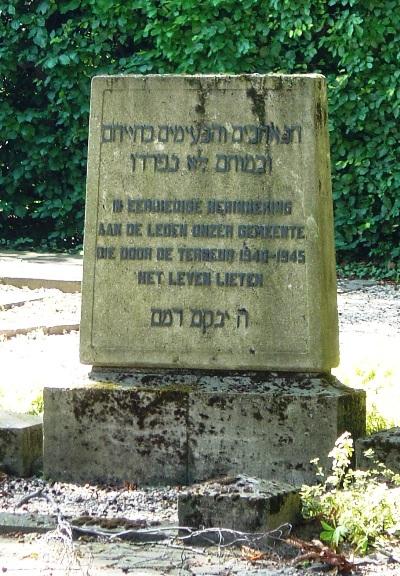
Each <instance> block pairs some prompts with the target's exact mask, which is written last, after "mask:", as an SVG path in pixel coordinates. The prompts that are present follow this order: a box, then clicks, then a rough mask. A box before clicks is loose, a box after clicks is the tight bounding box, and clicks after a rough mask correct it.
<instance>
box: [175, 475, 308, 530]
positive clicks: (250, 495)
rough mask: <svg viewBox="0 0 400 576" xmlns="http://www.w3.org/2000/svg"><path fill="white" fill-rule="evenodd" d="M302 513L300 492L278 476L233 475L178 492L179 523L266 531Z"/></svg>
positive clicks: (297, 517) (190, 525)
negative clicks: (277, 477)
mask: <svg viewBox="0 0 400 576" xmlns="http://www.w3.org/2000/svg"><path fill="white" fill-rule="evenodd" d="M300 517H301V514H300V496H299V493H298V491H297V490H295V489H294V487H293V486H291V485H290V484H287V483H286V482H279V481H277V480H259V479H258V478H249V477H248V476H236V477H235V476H234V477H230V478H221V479H220V480H215V481H212V480H211V481H208V482H204V483H202V484H195V485H194V486H193V487H191V488H189V489H188V490H187V491H185V492H181V493H180V494H179V495H178V518H179V526H187V527H190V528H227V529H230V530H238V531H240V532H267V531H268V530H274V529H275V528H278V526H281V525H283V524H286V523H289V524H296V523H297V522H298V521H299V519H300Z"/></svg>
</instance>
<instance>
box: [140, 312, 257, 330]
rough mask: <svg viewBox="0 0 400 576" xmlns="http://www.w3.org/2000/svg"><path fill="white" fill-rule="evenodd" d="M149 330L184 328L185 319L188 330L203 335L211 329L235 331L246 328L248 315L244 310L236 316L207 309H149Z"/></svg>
mask: <svg viewBox="0 0 400 576" xmlns="http://www.w3.org/2000/svg"><path fill="white" fill-rule="evenodd" d="M150 312H151V314H150V327H151V328H170V327H171V326H179V327H181V326H184V325H185V323H186V318H187V325H188V327H189V328H198V329H200V330H201V332H202V333H203V334H205V333H206V332H207V330H210V329H211V328H224V327H225V326H227V327H228V325H229V321H231V320H232V323H231V324H230V325H231V327H234V328H236V329H239V328H248V326H249V313H248V311H247V310H246V309H245V308H239V309H238V310H237V312H236V314H229V312H228V311H227V310H219V309H217V310H211V309H208V308H190V309H189V310H186V311H185V310H184V309H183V308H150ZM184 320H185V321H184Z"/></svg>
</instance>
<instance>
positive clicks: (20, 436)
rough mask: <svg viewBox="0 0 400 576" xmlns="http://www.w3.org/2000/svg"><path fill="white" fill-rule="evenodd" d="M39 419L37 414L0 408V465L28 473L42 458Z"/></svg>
mask: <svg viewBox="0 0 400 576" xmlns="http://www.w3.org/2000/svg"><path fill="white" fill-rule="evenodd" d="M42 443H43V432H42V420H41V418H40V417H39V416H29V415H27V414H13V413H12V412H5V411H0V469H1V470H4V471H5V472H7V473H8V474H14V475H15V476H31V475H32V474H35V473H37V472H38V471H39V469H40V467H41V460H42Z"/></svg>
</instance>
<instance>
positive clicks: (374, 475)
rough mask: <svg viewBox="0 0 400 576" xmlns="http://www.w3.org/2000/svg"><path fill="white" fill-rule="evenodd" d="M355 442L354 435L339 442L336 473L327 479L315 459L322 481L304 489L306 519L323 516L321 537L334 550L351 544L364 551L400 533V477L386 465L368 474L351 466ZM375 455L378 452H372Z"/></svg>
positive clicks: (333, 455) (333, 454)
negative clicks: (392, 487)
mask: <svg viewBox="0 0 400 576" xmlns="http://www.w3.org/2000/svg"><path fill="white" fill-rule="evenodd" d="M352 455H353V441H352V439H351V436H350V434H349V433H348V432H345V433H344V434H342V436H340V438H338V440H337V441H336V443H335V447H334V449H333V450H332V451H331V452H330V454H329V456H330V458H332V470H331V473H330V474H329V475H328V476H326V475H325V473H324V472H323V471H322V469H321V467H320V466H319V465H318V459H317V460H315V461H314V462H315V464H316V467H317V476H319V477H320V479H321V482H320V483H319V484H317V485H315V486H303V487H302V489H301V499H302V506H303V516H304V517H305V518H318V519H319V520H320V521H321V526H322V528H323V530H322V532H321V534H320V538H321V540H323V541H325V542H327V543H328V544H329V545H331V546H332V547H333V548H338V547H339V545H340V544H341V543H342V542H344V541H347V542H349V543H351V544H352V545H353V546H354V547H355V548H356V550H357V551H358V552H361V553H365V552H366V551H367V549H368V547H369V546H371V545H374V544H376V543H378V542H381V543H384V541H385V540H387V539H389V538H390V537H392V536H393V535H394V534H396V535H399V533H400V491H399V490H400V489H399V488H395V489H390V488H389V485H388V482H390V483H391V484H392V485H398V486H399V485H400V475H398V474H394V473H393V472H392V471H391V470H389V469H387V468H386V467H385V466H384V465H383V464H379V463H376V468H375V469H372V470H368V471H363V470H353V469H352V468H350V463H351V458H352ZM369 456H370V457H373V453H372V451H370V454H369Z"/></svg>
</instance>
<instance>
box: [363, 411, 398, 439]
mask: <svg viewBox="0 0 400 576" xmlns="http://www.w3.org/2000/svg"><path fill="white" fill-rule="evenodd" d="M394 425H395V423H394V422H393V421H392V420H387V419H386V418H385V417H384V416H383V415H382V414H381V413H380V412H379V410H378V407H377V405H376V404H374V403H372V404H371V406H370V407H369V409H368V408H367V426H366V428H367V434H368V435H370V434H374V433H375V432H379V431H380V430H388V429H389V428H393V426H394Z"/></svg>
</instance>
